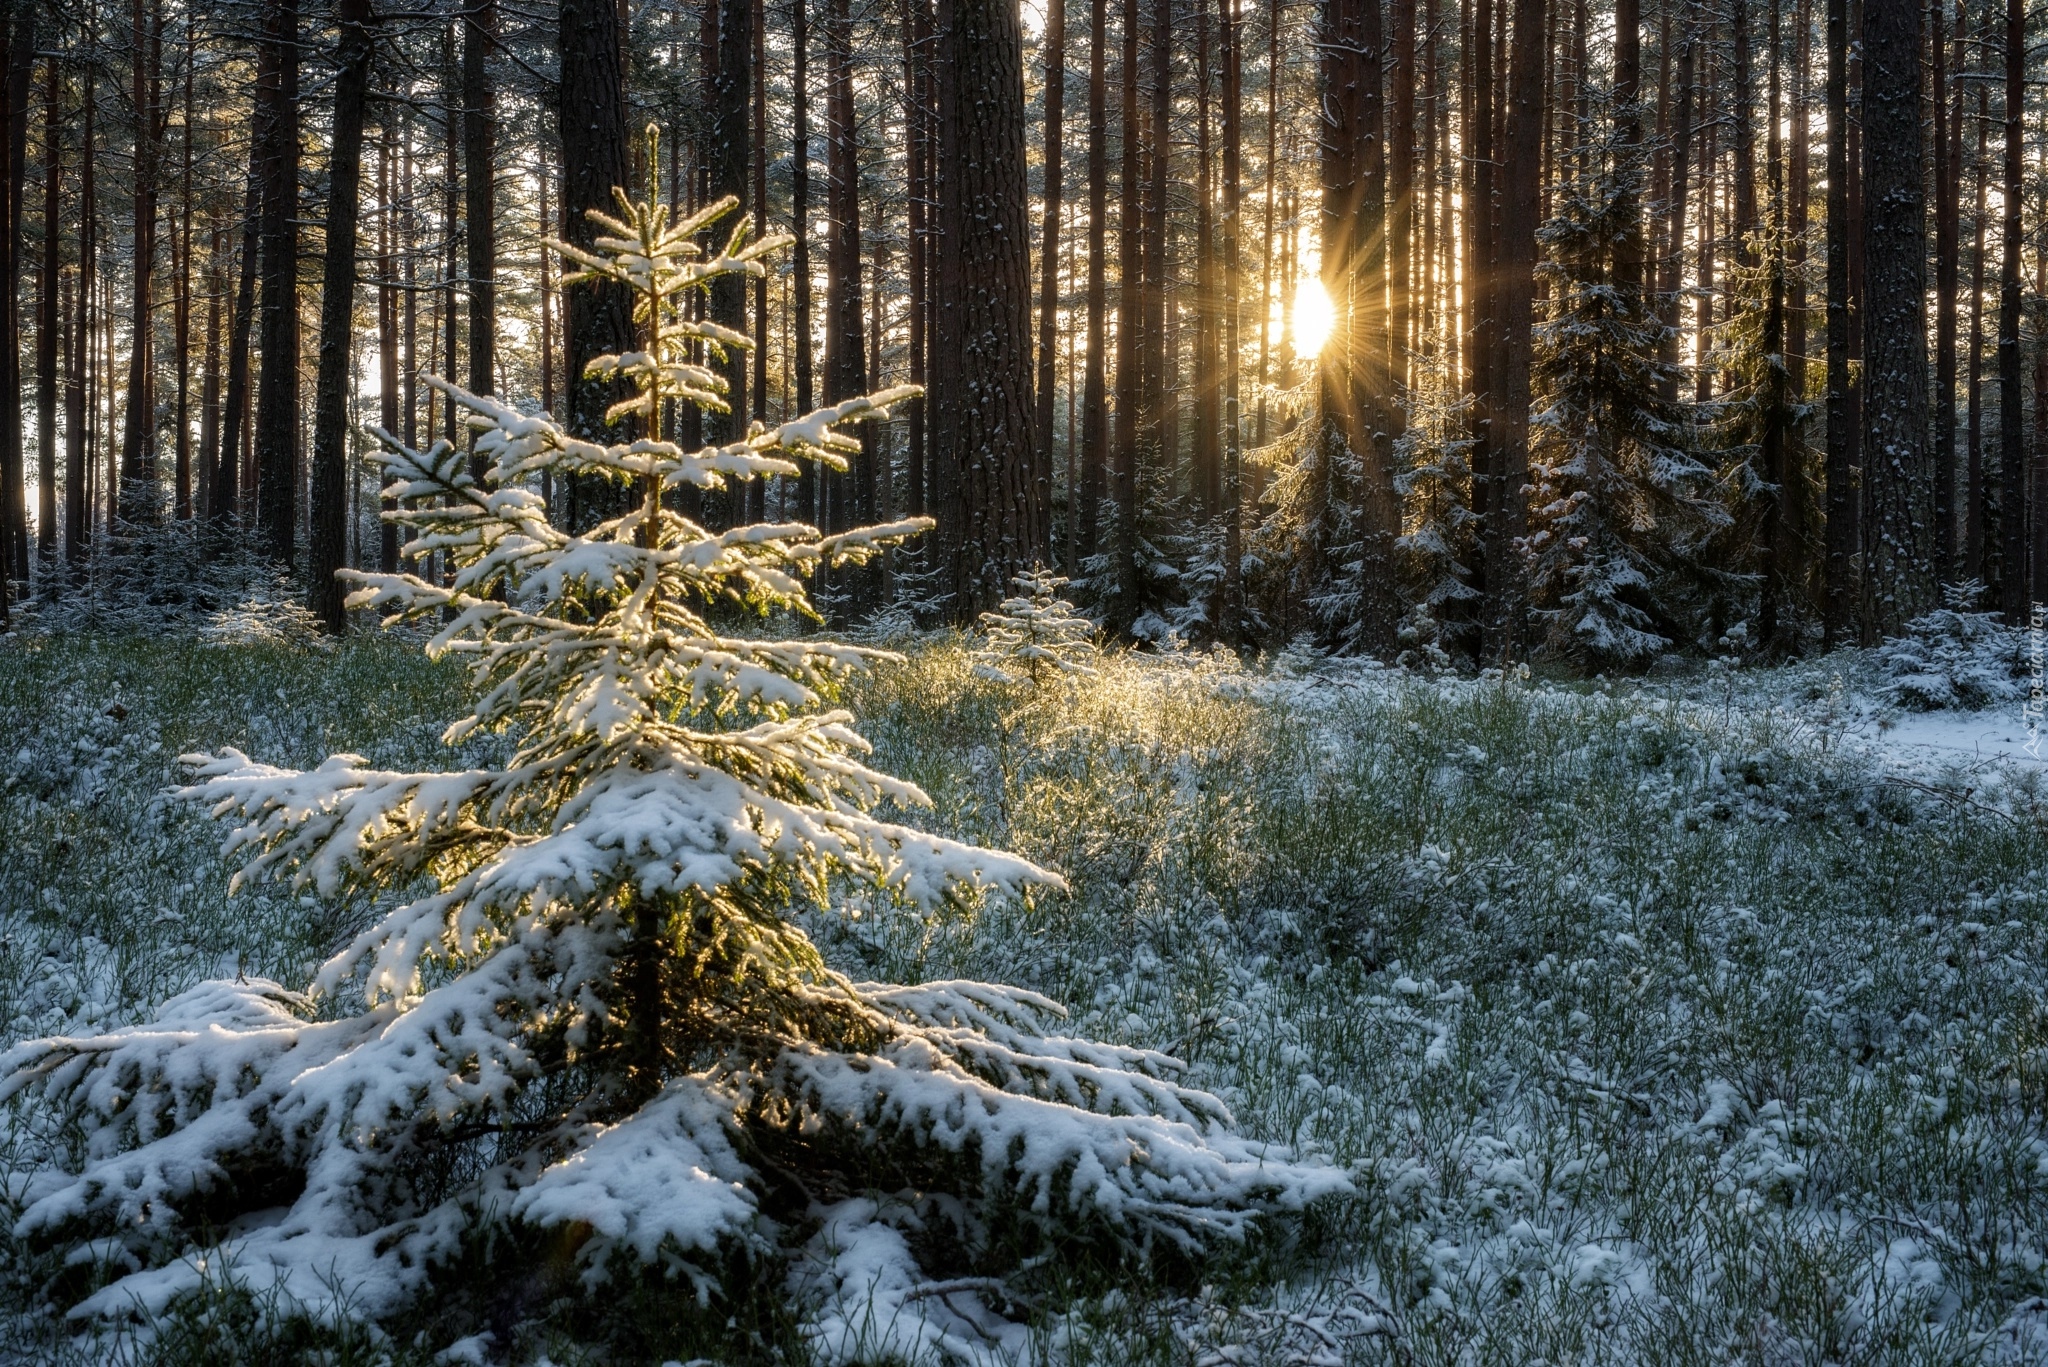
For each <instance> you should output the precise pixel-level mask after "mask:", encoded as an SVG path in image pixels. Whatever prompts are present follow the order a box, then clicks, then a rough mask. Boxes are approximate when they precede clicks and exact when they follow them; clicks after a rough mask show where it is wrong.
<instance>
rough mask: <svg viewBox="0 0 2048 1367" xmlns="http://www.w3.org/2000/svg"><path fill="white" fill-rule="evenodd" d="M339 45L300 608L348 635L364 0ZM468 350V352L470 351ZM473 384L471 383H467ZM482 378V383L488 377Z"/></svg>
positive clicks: (367, 52)
mask: <svg viewBox="0 0 2048 1367" xmlns="http://www.w3.org/2000/svg"><path fill="white" fill-rule="evenodd" d="M336 17H337V18H339V19H340V21H341V44H340V47H339V49H338V50H337V51H336V53H335V56H336V58H337V65H338V67H339V70H338V71H337V73H336V75H335V79H334V150H333V154H332V156H331V157H330V158H329V159H328V169H327V184H328V191H327V259H326V264H325V268H324V270H323V271H322V274H321V283H320V370H319V374H318V376H317V378H316V379H315V380H314V382H313V491H312V498H311V500H310V508H309V511H310V513H311V517H312V526H311V535H310V536H309V537H308V538H307V542H308V544H307V559H308V560H309V561H310V564H309V566H308V573H309V583H308V584H307V607H308V608H310V609H311V611H312V613H313V615H314V616H315V617H317V618H319V619H320V624H321V626H322V627H323V628H324V629H325V630H326V631H327V632H328V633H329V634H331V635H335V636H339V635H341V634H342V633H343V632H344V631H346V630H347V629H348V611H347V609H346V608H344V607H343V606H342V602H343V599H345V598H346V597H347V593H346V591H345V590H344V589H343V588H342V586H341V582H340V581H339V580H338V579H336V578H335V577H334V576H335V573H336V572H337V571H338V570H340V569H341V568H342V567H343V565H344V563H345V561H346V559H347V556H348V500H347V490H346V488H345V485H344V481H345V480H346V479H347V475H348V463H349V461H348V445H349V441H348V400H349V390H350V389H351V388H352V387H353V386H352V385H351V383H350V381H351V379H352V377H353V370H352V368H351V366H350V351H351V347H350V345H349V344H350V342H352V341H353V340H354V334H355V292H356V290H355V286H356V221H357V218H358V216H359V210H360V209H361V199H362V195H361V190H362V170H363V114H364V111H365V107H366V104H367V101H368V98H369V93H370V60H371V57H372V55H373V47H372V40H371V36H370V27H369V26H370V25H371V24H372V23H374V22H376V15H375V14H374V12H373V11H372V10H371V8H370V0H338V4H337V7H336ZM474 349H475V348H474V344H472V350H474ZM473 378H474V377H472V379H473ZM485 378H487V379H488V378H489V377H488V374H487V375H486V377H485Z"/></svg>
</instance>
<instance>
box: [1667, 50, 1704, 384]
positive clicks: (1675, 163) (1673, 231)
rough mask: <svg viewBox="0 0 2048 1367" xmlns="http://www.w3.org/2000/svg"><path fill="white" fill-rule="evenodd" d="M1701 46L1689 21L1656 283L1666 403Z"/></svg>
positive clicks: (1674, 378) (1672, 374)
mask: <svg viewBox="0 0 2048 1367" xmlns="http://www.w3.org/2000/svg"><path fill="white" fill-rule="evenodd" d="M1698 45H1699V37H1698V35H1697V34H1696V33H1695V32H1694V31H1693V29H1692V25H1691V22H1690V21H1689V20H1688V22H1687V24H1686V32H1685V36H1684V39H1683V43H1682V46H1681V48H1680V50H1679V56H1678V108H1677V111H1676V112H1675V113H1674V114H1673V115H1672V118H1671V128H1672V132H1671V198H1670V202H1669V205H1668V207H1667V209H1666V218H1665V228H1664V260H1663V263H1662V273H1661V277H1660V279H1659V281H1658V284H1657V294H1658V300H1657V303H1658V308H1659V310H1660V311H1661V313H1662V317H1663V323H1664V340H1663V344H1662V347H1661V352H1662V357H1661V359H1662V360H1663V362H1664V368H1665V380H1664V400H1665V402H1667V403H1670V402H1673V401H1675V400H1676V399H1677V398H1678V339H1679V314H1680V305H1681V301H1682V299H1683V296H1682V295H1681V294H1680V293H1679V287H1680V286H1681V285H1682V284H1683V283H1684V269H1685V234H1686V219H1685V215H1686V208H1687V203H1686V201H1687V198H1688V195H1689V192H1690V190H1691V188H1692V125H1693V100H1694V94H1695V89H1696V86H1695V82H1694V69H1695V68H1694V63H1695V60H1696V58H1695V49H1696V48H1697V47H1698Z"/></svg>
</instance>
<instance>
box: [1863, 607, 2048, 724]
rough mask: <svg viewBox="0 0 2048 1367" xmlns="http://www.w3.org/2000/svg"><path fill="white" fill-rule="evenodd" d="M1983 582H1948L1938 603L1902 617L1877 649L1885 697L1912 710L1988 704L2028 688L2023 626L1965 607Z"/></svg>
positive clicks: (2028, 659) (2029, 667) (2030, 661)
mask: <svg viewBox="0 0 2048 1367" xmlns="http://www.w3.org/2000/svg"><path fill="white" fill-rule="evenodd" d="M1982 592H1983V587H1982V586H1981V585H1979V584H1974V583H1973V584H1960V585H1951V586H1949V587H1948V588H1947V589H1945V590H1944V591H1943V593H1942V597H1943V599H1944V600H1945V601H1944V604H1943V606H1941V607H1938V608H1936V609H1935V610H1934V611H1932V612H1930V613H1927V614H1925V615H1924V616H1920V617H1915V618H1914V619H1913V620H1912V621H1910V622H1908V623H1906V634H1905V635H1904V636H1896V637H1893V638H1892V639H1891V640H1889V641H1886V642H1885V643H1884V645H1883V647H1881V648H1880V650H1879V651H1878V660H1879V662H1880V664H1881V665H1882V666H1883V669H1884V673H1885V682H1884V685H1883V688H1884V695H1885V697H1886V698H1887V699H1888V700H1889V701H1891V702H1893V703H1895V704H1897V705H1898V706H1900V707H1904V708H1907V709H1909V710H1911V711H1915V712H1933V711H1939V710H1940V709H1942V708H1947V707H1954V708H1962V709H1969V708H1978V707H1990V706H1991V705H1993V704H1994V703H2001V702H2010V701H2012V700H2013V699H2016V698H2019V697H2022V696H2024V695H2025V694H2026V692H2027V681H2028V679H2029V677H2030V675H2031V673H2032V671H2033V659H2032V657H2031V655H2030V654H2029V652H2028V646H2027V640H2026V636H2025V634H2024V633H2023V632H2019V631H2015V630H2013V629H2011V628H2009V627H2007V626H2006V625H2005V624H2004V623H2003V622H2002V621H2001V620H2000V619H1999V616H1998V614H1997V613H1994V612H1973V611H1971V610H1970V608H1971V604H1973V603H1974V602H1975V601H1976V600H1977V597H1978V595H1979V594H1981V593H1982Z"/></svg>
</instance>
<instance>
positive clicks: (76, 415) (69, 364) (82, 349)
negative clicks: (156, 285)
mask: <svg viewBox="0 0 2048 1367" xmlns="http://www.w3.org/2000/svg"><path fill="white" fill-rule="evenodd" d="M80 83H81V85H82V86H83V87H84V88H83V90H82V91H81V93H80V104H81V105H82V106H83V108H82V109H81V110H80V115H81V128H80V133H79V151H78V288H77V290H76V291H75V299H76V303H75V305H74V307H73V310H72V317H71V335H70V339H69V342H68V344H67V356H66V358H65V363H64V372H65V374H64V565H65V577H66V578H67V579H68V580H70V581H71V582H72V583H74V584H75V583H77V582H78V581H79V580H80V579H81V578H82V577H83V574H84V570H85V552H86V547H87V546H89V545H90V544H91V542H92V504H91V502H90V501H89V499H88V498H87V493H88V486H89V485H90V483H91V482H92V476H91V467H90V466H89V465H88V464H87V461H88V452H87V450H86V428H87V423H88V417H87V414H88V413H89V412H90V410H89V408H88V407H87V404H86V399H87V385H86V375H87V370H88V368H89V365H90V362H89V359H88V358H89V357H90V355H91V352H92V346H91V342H90V338H91V337H92V296H93V274H94V261H93V257H94V249H93V247H94V244H93V231H92V225H93V218H94V216H95V215H96V214H97V213H98V212H99V210H98V206H97V205H96V204H95V203H94V194H93V191H94V188H95V187H94V184H93V161H94V157H93V112H94V106H95V105H96V104H97V103H98V100H97V98H96V96H95V78H94V74H93V70H92V67H91V65H90V64H87V65H86V67H85V69H84V72H83V75H82V77H81V82H80Z"/></svg>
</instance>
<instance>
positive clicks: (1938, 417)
mask: <svg viewBox="0 0 2048 1367" xmlns="http://www.w3.org/2000/svg"><path fill="white" fill-rule="evenodd" d="M1928 16H1929V19H1930V27H1931V29H1932V32H1931V33H1930V34H1929V35H1928V48H1929V52H1930V55H1931V57H1932V59H1933V60H1932V62H1931V63H1930V66H1931V69H1932V72H1933V81H1932V90H1931V99H1932V102H1933V105H1934V300H1935V302H1934V418H1933V421H1934V493H1933V499H1932V502H1933V510H1934V573H1935V576H1936V578H1937V579H1947V578H1949V577H1950V576H1952V575H1953V574H1954V573H1955V565H1956V512H1955V494H1956V289H1957V286H1958V285H1959V284H1960V283H1961V280H1960V276H1961V264H1960V262H1959V261H1958V260H1957V254H1956V246H1957V243H1956V238H1957V234H1958V232H1959V229H1960V223H1959V222H1958V218H1959V215H1958V212H1957V209H1958V205H1957V203H1956V199H1957V196H1958V194H1959V193H1960V191H1961V188H1962V185H1961V181H1960V179H1959V178H1958V177H1957V175H1956V162H1957V160H1958V159H1959V154H1960V148H1959V147H1958V146H1956V145H1955V144H1954V142H1953V140H1952V137H1951V132H1952V130H1951V129H1950V127H1949V118H1948V112H1949V103H1948V101H1949V96H1948V87H1949V85H1950V84H1951V83H1950V82H1949V80H1948V79H1947V76H1948V72H1947V58H1948V54H1947V51H1946V49H1945V45H1944V44H1943V42H1942V5H1941V0H1929V4H1928ZM1956 37H1957V49H1958V52H1957V55H1958V57H1960V56H1961V51H1960V49H1961V38H1962V35H1961V33H1960V32H1958V33H1957V35H1956ZM1956 112H1957V114H1958V115H1960V114H1961V112H1962V110H1961V107H1960V106H1958V107H1957V110H1956Z"/></svg>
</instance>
